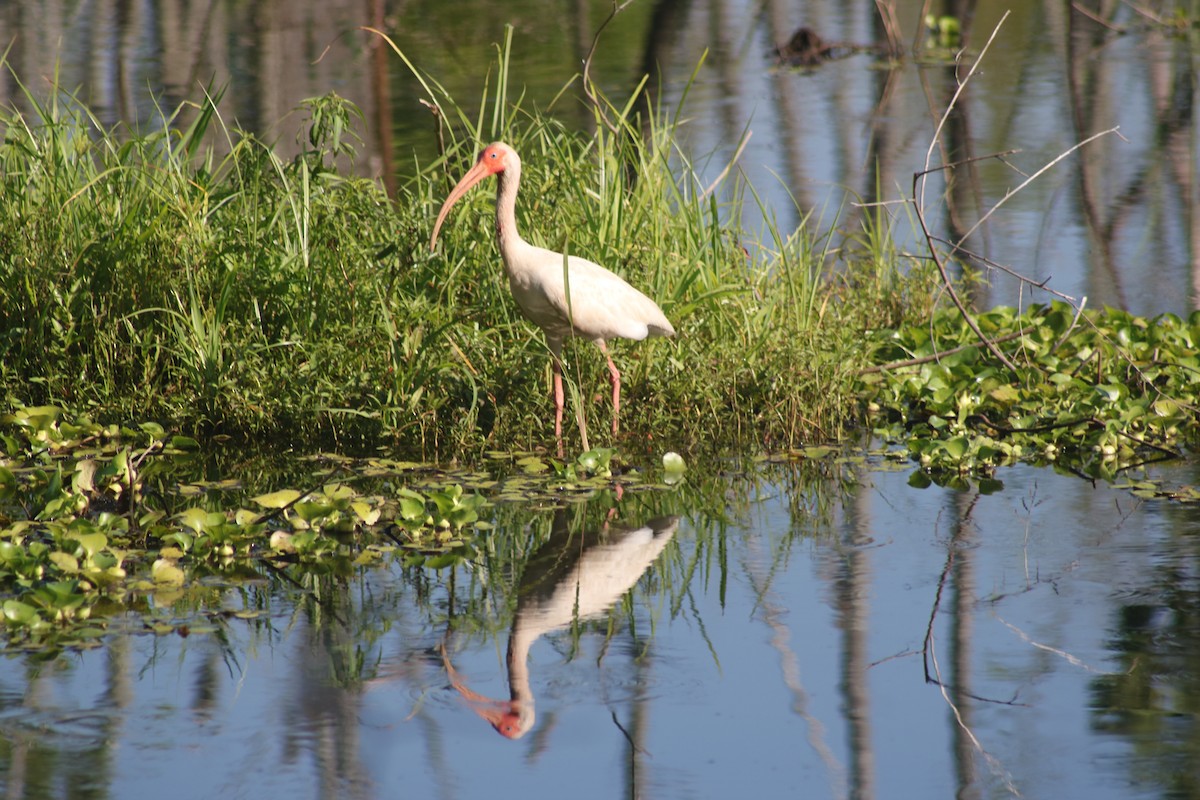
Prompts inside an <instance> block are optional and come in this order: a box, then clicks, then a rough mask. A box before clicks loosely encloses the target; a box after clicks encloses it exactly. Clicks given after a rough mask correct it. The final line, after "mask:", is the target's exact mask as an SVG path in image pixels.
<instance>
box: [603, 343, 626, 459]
mask: <svg viewBox="0 0 1200 800" xmlns="http://www.w3.org/2000/svg"><path fill="white" fill-rule="evenodd" d="M598 344H599V345H600V352H601V353H604V357H605V358H607V359H608V380H609V383H611V384H612V392H613V426H612V431H613V436H616V435H617V412H619V411H620V410H621V373H620V372H618V371H617V365H616V364H614V363H613V360H612V356H610V355H609V354H608V347H607V346H606V345H605V344H604V340H603V339H601V340H600V341H599V342H598Z"/></svg>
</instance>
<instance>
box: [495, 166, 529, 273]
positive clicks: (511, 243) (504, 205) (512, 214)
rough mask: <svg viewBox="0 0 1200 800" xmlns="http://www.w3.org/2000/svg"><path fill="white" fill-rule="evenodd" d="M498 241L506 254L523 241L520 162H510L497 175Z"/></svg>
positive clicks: (501, 250)
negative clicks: (519, 218)
mask: <svg viewBox="0 0 1200 800" xmlns="http://www.w3.org/2000/svg"><path fill="white" fill-rule="evenodd" d="M496 178H497V182H496V241H497V242H499V244H500V252H501V253H502V254H506V253H507V252H508V251H509V250H510V249H511V248H513V247H516V246H519V245H520V244H522V243H523V241H522V239H521V234H520V233H518V232H517V189H518V187H520V185H521V164H520V162H519V161H518V162H516V163H510V164H509V165H508V167H507V168H506V169H505V170H504V171H503V172H501V173H498V174H497V175H496Z"/></svg>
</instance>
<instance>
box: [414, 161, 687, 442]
mask: <svg viewBox="0 0 1200 800" xmlns="http://www.w3.org/2000/svg"><path fill="white" fill-rule="evenodd" d="M489 175H495V176H496V178H497V182H498V185H497V190H496V240H497V242H498V243H499V245H500V255H501V256H502V257H503V258H504V271H505V272H507V273H508V285H509V288H510V289H511V290H512V294H513V297H514V298H515V299H516V301H517V305H518V306H520V307H521V313H522V314H524V315H525V317H526V318H527V319H528V320H529V321H531V322H532V323H533V324H535V325H537V326H538V327H539V328H541V329H542V332H543V334H545V336H546V345H547V346H548V347H549V348H550V356H551V360H552V364H553V367H554V437H555V439H556V440H557V441H558V455H559V457H560V458H561V457H562V455H563V440H562V419H563V405H564V398H563V385H562V347H563V340H564V339H565V338H566V337H568V336H581V337H583V338H585V339H591V340H592V341H593V342H595V343H596V346H597V347H599V348H600V352H602V353H604V357H605V358H606V359H607V360H608V373H609V380H610V382H611V383H612V403H613V419H612V431H613V434H614V435H616V433H617V414H618V412H619V411H620V408H621V373H620V372H618V371H617V365H616V364H614V363H613V360H612V356H611V355H609V353H608V346H607V344H606V341H607V340H608V339H612V338H614V337H620V338H623V339H636V340H639V341H640V340H642V339H645V338H646V337H647V336H674V335H675V329H674V328H673V327H672V326H671V323H670V322H669V321H668V320H667V317H666V315H664V314H663V312H662V309H661V308H659V307H658V305H657V304H656V303H655V302H654V301H653V300H651V299H650V298H649V297H647V296H646V295H644V294H642V293H641V292H639V291H638V290H637V289H635V288H633V287H632V286H630V285H629V284H628V283H626V282H625V281H624V280H623V279H622V278H621V277H620V276H619V275H616V274H614V273H612V272H609V271H608V270H607V269H605V268H604V267H602V266H600V265H599V264H594V263H592V262H591V261H588V260H586V259H583V258H579V257H578V256H569V257H567V258H566V259H565V260H566V268H565V269H564V266H563V261H564V257H563V255H562V254H561V253H555V252H553V251H552V250H546V249H545V248H542V247H535V246H534V245H531V244H529V243H528V242H526V241H525V240H524V239H522V238H521V234H520V233H518V232H517V213H516V208H517V188H518V187H519V185H520V183H521V159H520V157H518V156H517V153H516V151H515V150H513V149H512V148H511V147H509V146H508V145H507V144H504V143H503V142H494V143H492V144H490V145H488V146H487V147H486V148H485V149H484V151H483V152H482V153H480V154H479V160H478V161H476V162H475V166H474V167H472V168H471V170H470V171H469V172H467V174H466V175H464V176H463V177H462V180H460V181H459V182H458V185H457V186H455V187H454V189H453V190H452V191H451V192H450V196H449V197H447V198H446V202H445V203H443V204H442V210H441V211H440V212H438V217H437V222H436V223H434V226H433V235H432V236H431V237H430V239H429V249H430V250H431V251H432V250H433V249H434V248H435V246H436V245H437V236H438V231H439V230H441V227H442V222H443V221H445V219H446V215H447V214H449V213H450V207H451V206H453V205H454V204H455V203H456V202H458V200H459V198H461V197H462V196H463V195H464V194H466V193H467V191H468V190H469V189H470V188H471V187H473V186H474V185H475V184H477V183H479V182H480V181H482V180H483V179H484V178H487V177H488V176H489ZM564 272H565V273H566V274H565V279H564Z"/></svg>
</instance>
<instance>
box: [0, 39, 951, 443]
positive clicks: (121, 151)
mask: <svg viewBox="0 0 1200 800" xmlns="http://www.w3.org/2000/svg"><path fill="white" fill-rule="evenodd" d="M505 59H506V56H505V54H504V53H502V55H501V63H500V69H499V74H500V75H501V76H504V75H506V74H507V72H506V69H505V66H506V62H505ZM426 80H427V79H426ZM428 85H429V88H430V91H431V93H432V94H433V99H434V100H435V101H436V105H437V107H438V109H440V113H441V120H442V123H443V126H442V130H443V135H444V136H445V142H446V143H445V155H444V156H443V157H442V158H440V159H438V160H437V161H435V162H434V163H431V164H426V165H421V168H420V169H419V170H418V171H417V173H416V175H415V177H413V178H412V179H411V180H410V181H408V182H407V183H406V184H404V185H403V186H401V187H400V188H399V191H398V195H397V197H396V198H395V201H394V202H393V201H391V200H389V199H388V197H387V196H386V195H385V193H384V190H383V188H382V186H381V184H380V183H379V182H378V181H374V180H367V179H363V178H357V177H350V176H348V175H346V174H343V173H342V172H339V170H338V169H337V167H335V163H337V164H340V163H343V162H344V161H345V160H347V159H349V160H352V159H353V156H354V145H355V133H354V131H355V126H356V124H361V123H362V119H361V115H360V113H359V112H358V110H357V109H356V108H354V107H353V106H352V105H350V104H349V103H348V102H347V101H344V100H342V99H341V98H339V97H337V96H336V95H332V94H331V95H327V96H325V97H321V98H315V99H313V100H310V101H307V102H306V103H305V104H304V109H303V111H304V112H305V114H306V116H307V120H306V122H305V127H304V130H303V131H301V135H302V136H303V137H304V139H305V141H306V142H307V149H306V150H305V151H304V152H302V153H300V154H299V155H298V156H296V157H295V158H293V159H291V160H287V161H285V160H282V159H281V158H279V157H278V156H277V155H276V154H275V152H274V151H273V149H272V148H271V146H270V145H269V144H266V143H264V142H261V141H259V140H258V139H257V138H255V137H254V136H253V135H251V134H248V133H245V132H243V131H238V130H232V129H229V128H226V127H225V126H224V124H223V122H222V120H221V119H220V118H219V116H218V114H217V112H216V104H215V101H216V99H217V98H214V97H206V98H203V99H201V100H199V101H198V102H197V103H195V104H186V105H184V106H181V107H180V108H178V109H176V110H175V111H174V112H172V113H170V114H164V118H163V119H162V121H161V125H160V126H158V128H157V129H155V130H152V131H150V132H133V131H130V130H127V129H124V128H117V129H113V130H105V129H103V128H101V126H100V125H99V124H98V122H97V120H96V119H95V117H93V116H92V115H91V114H90V113H89V112H88V110H87V109H86V108H85V107H84V106H83V105H81V104H80V103H79V102H78V101H77V100H76V99H74V98H73V97H71V96H70V95H69V94H67V93H65V92H62V91H60V92H58V93H56V94H55V95H54V96H52V97H49V98H40V97H35V96H34V95H33V94H32V93H30V92H29V91H28V90H25V96H26V98H27V101H28V103H29V105H30V107H32V108H33V109H35V111H34V112H33V113H28V114H22V113H21V112H19V111H16V110H14V109H4V110H2V111H0V128H2V129H3V131H4V138H3V143H2V144H0V170H2V173H3V174H2V177H0V180H2V183H0V187H2V188H0V190H2V191H3V193H4V198H3V202H2V203H0V247H2V249H3V252H4V253H5V254H6V256H5V258H4V261H3V264H0V331H2V332H3V336H2V337H0V380H2V381H3V384H4V386H5V387H6V401H7V403H8V405H9V406H11V407H15V406H17V405H22V404H23V405H27V406H46V405H57V406H61V407H63V408H66V409H71V410H72V411H77V412H84V413H87V414H88V415H89V416H91V417H92V418H94V419H96V420H97V421H98V422H101V423H104V424H109V423H114V422H115V423H126V422H134V423H139V422H143V421H150V420H153V421H155V422H156V423H158V424H161V425H163V426H165V427H167V428H171V429H174V430H177V431H179V432H181V433H183V434H185V435H189V436H195V437H207V436H214V435H223V436H229V437H232V438H234V439H237V440H245V441H263V440H267V441H277V442H286V443H288V445H289V446H292V447H294V448H299V449H313V448H330V449H339V450H346V451H357V452H364V451H367V452H371V451H374V450H375V448H377V447H380V446H383V447H387V448H389V449H390V450H392V451H394V452H397V453H403V454H404V455H405V457H411V458H419V459H422V460H431V461H446V460H451V459H466V460H471V459H473V458H477V457H478V455H479V454H480V453H482V452H485V451H487V450H495V449H522V450H535V449H541V448H544V447H546V446H547V445H548V443H549V442H550V441H551V439H552V430H551V429H550V427H549V425H548V420H549V419H550V415H549V414H548V409H549V399H548V398H549V371H548V368H547V367H546V364H547V359H546V353H545V344H544V342H543V341H542V338H541V336H540V335H539V333H538V332H537V330H536V328H534V327H533V326H532V325H531V324H529V323H528V322H526V321H525V320H524V319H522V318H521V316H520V314H519V312H518V310H517V308H516V305H515V303H514V302H513V301H512V299H511V297H510V296H509V291H508V286H507V282H506V279H505V276H504V273H503V269H502V267H501V265H500V258H499V254H498V252H497V250H496V247H495V243H494V236H493V232H492V204H493V202H494V199H493V197H492V196H491V195H490V193H489V192H478V193H476V194H475V195H474V196H472V197H471V198H469V200H468V201H467V202H466V203H465V207H464V208H463V209H462V213H460V215H459V216H458V218H457V219H456V220H455V222H454V224H453V225H451V226H449V227H448V228H447V230H446V231H445V232H444V234H443V240H442V244H441V245H440V247H439V250H438V251H437V252H436V253H433V254H430V253H429V252H428V249H427V247H426V242H427V241H428V235H429V229H430V226H431V224H432V220H433V212H434V211H436V209H437V206H438V204H439V203H440V201H441V199H443V197H444V196H445V193H446V191H447V189H448V186H449V183H448V181H449V180H450V177H449V176H452V175H455V174H461V172H463V171H465V169H466V167H467V166H469V165H470V164H471V163H472V161H473V159H474V158H475V156H476V154H477V152H478V150H479V149H480V148H481V147H482V145H484V144H486V143H487V142H489V141H494V140H505V141H508V142H510V143H512V144H513V145H514V146H515V147H516V148H517V150H518V152H520V153H521V154H522V156H523V158H524V159H525V161H526V164H527V165H528V166H527V168H526V170H525V172H526V176H525V181H524V185H523V188H522V193H521V197H520V198H519V201H518V218H519V221H520V224H521V226H522V230H523V233H524V235H525V236H526V238H527V239H529V240H530V241H532V242H535V243H537V244H540V245H544V246H546V247H550V248H552V249H555V250H559V251H567V252H571V253H577V254H580V255H584V256H586V257H587V258H589V259H591V260H594V261H596V262H598V263H600V264H603V265H605V266H607V267H608V268H610V269H612V270H614V271H615V272H618V273H619V274H621V275H622V276H624V277H626V278H627V279H628V280H630V281H631V282H632V283H634V284H635V285H637V286H638V287H639V288H640V289H642V290H643V291H644V292H645V293H646V294H647V295H649V296H650V297H652V298H654V299H655V300H656V301H657V302H658V303H659V304H660V305H661V306H662V307H663V309H664V310H665V311H666V312H667V314H668V317H669V318H670V319H671V320H672V321H673V322H674V323H675V324H676V326H677V328H678V329H679V336H678V337H677V340H676V341H674V342H653V343H642V344H640V345H638V346H628V345H624V346H623V345H622V344H620V343H618V344H617V345H616V346H617V348H618V351H619V358H620V359H621V360H622V363H624V364H625V365H626V369H627V370H628V375H627V376H626V377H627V382H626V384H625V387H624V388H625V389H626V391H627V393H628V394H627V396H628V397H629V400H630V402H629V403H628V405H627V409H628V411H629V413H628V417H627V418H626V419H623V422H624V423H625V426H626V431H627V433H626V434H625V435H623V437H622V438H621V439H620V440H619V441H617V442H610V441H608V440H607V437H606V436H604V435H603V425H597V424H594V423H595V422H596V421H597V420H599V421H603V420H604V419H606V418H607V417H608V416H609V414H610V409H608V408H607V402H608V401H607V398H606V397H605V394H606V393H605V392H604V385H605V375H604V373H603V369H602V367H603V364H596V363H595V362H596V360H595V359H594V358H591V357H590V356H591V353H589V352H588V351H587V350H586V348H587V347H590V345H588V343H586V342H579V341H574V342H571V343H569V344H568V346H567V348H566V351H565V354H564V362H565V366H566V373H567V379H568V430H567V433H568V435H569V437H571V438H573V440H574V442H575V447H576V451H577V450H578V442H579V439H580V436H579V433H580V430H579V425H581V424H586V425H589V431H590V432H592V433H593V436H592V438H593V440H594V441H596V443H597V444H600V445H603V446H615V447H618V448H622V449H628V450H631V451H633V452H642V451H645V452H648V453H655V452H661V450H662V449H673V450H680V451H697V450H706V449H710V448H712V447H713V446H714V443H716V442H723V443H726V444H725V445H722V447H729V446H732V447H737V448H740V447H758V448H764V449H786V448H788V447H793V446H798V445H800V444H801V443H806V442H813V441H831V440H836V439H839V438H841V437H842V436H843V435H844V434H845V433H846V431H847V430H848V429H849V428H850V427H851V426H853V425H855V424H856V423H857V422H858V421H859V417H860V406H859V403H858V402H857V400H856V397H855V394H854V384H855V377H854V376H855V373H856V372H857V371H858V370H861V369H863V368H865V367H866V366H867V365H868V364H869V358H870V352H869V348H868V347H866V346H865V340H864V336H863V332H864V331H868V330H878V329H881V328H886V327H891V326H895V325H898V324H899V323H901V322H902V321H904V320H905V319H915V318H920V317H922V316H924V315H925V314H927V312H928V309H929V308H930V306H931V304H932V300H931V298H932V292H931V287H932V286H933V283H932V280H931V277H930V274H929V273H928V272H927V271H926V270H923V269H922V268H921V264H920V262H919V261H917V260H914V259H903V258H901V257H900V256H899V255H897V254H896V253H894V252H891V251H890V250H888V244H887V242H888V233H887V229H886V227H887V225H888V224H889V223H888V220H887V218H886V217H885V216H884V215H882V214H881V215H875V216H872V217H871V221H872V225H878V226H879V229H877V230H876V229H863V230H859V231H854V232H851V233H850V234H849V235H847V236H845V238H844V241H841V242H837V243H834V242H833V241H814V240H812V239H811V237H810V236H809V235H808V234H807V233H806V232H805V230H804V229H800V230H797V231H779V230H775V229H770V230H768V231H767V232H766V233H765V235H764V236H763V237H761V240H759V238H758V237H755V238H752V237H750V236H749V235H748V234H747V233H745V232H743V231H741V230H738V229H737V227H736V226H735V225H734V224H733V223H732V222H730V221H731V220H737V219H739V218H740V208H741V207H742V204H744V203H753V202H757V199H756V197H755V195H754V192H753V187H750V186H747V185H745V184H744V182H742V181H741V179H740V177H739V176H738V174H737V170H736V169H731V170H730V171H729V173H728V174H727V175H726V176H725V177H724V180H723V183H722V185H719V186H708V187H705V186H702V185H701V184H700V182H699V179H698V177H697V175H696V173H695V172H694V171H693V170H692V168H691V165H690V164H689V163H688V161H687V157H686V155H685V154H684V153H683V152H682V151H681V150H680V149H679V148H678V147H677V146H676V140H675V134H676V131H677V128H678V126H679V125H680V124H681V123H679V122H678V120H679V118H680V116H681V113H680V110H676V111H675V112H674V113H673V114H668V113H666V112H664V111H663V110H661V109H656V110H655V111H654V112H653V113H652V114H651V115H650V118H649V119H647V118H646V117H645V116H644V115H643V114H640V113H635V110H636V109H641V108H644V106H643V104H642V103H641V102H640V98H639V96H636V95H635V97H633V98H631V99H630V100H629V101H628V102H626V103H624V104H623V105H622V106H620V107H618V106H616V105H613V104H611V103H609V102H608V101H607V100H605V99H604V98H598V102H601V103H604V107H603V113H604V118H603V119H602V120H601V119H599V118H598V124H597V126H596V129H597V132H596V133H594V134H591V135H588V134H582V133H577V132H572V131H568V130H565V129H564V128H563V127H562V126H561V125H559V124H557V123H556V122H555V121H554V119H553V118H552V116H550V115H548V114H543V113H540V112H538V111H536V110H533V109H527V108H522V107H521V105H520V103H519V101H517V102H512V101H510V99H509V98H510V96H511V95H510V93H509V92H508V91H507V87H506V86H504V85H503V84H501V85H499V86H490V85H489V86H486V87H485V88H484V90H483V96H482V98H481V100H480V102H479V103H478V105H477V107H478V108H479V109H480V111H479V117H478V119H473V118H471V117H469V116H468V111H467V110H466V109H465V108H463V107H460V106H457V105H454V104H453V100H452V99H451V98H449V97H446V96H444V95H441V94H438V91H439V90H438V89H437V88H436V84H432V83H430V84H428ZM431 135H432V134H431ZM214 142H216V143H218V144H219V145H220V146H219V147H218V146H215V145H214ZM580 411H582V412H583V419H582V420H580V418H579V416H578V415H579V412H580ZM572 425H573V426H574V427H573V429H572ZM571 438H569V439H568V441H570V440H571Z"/></svg>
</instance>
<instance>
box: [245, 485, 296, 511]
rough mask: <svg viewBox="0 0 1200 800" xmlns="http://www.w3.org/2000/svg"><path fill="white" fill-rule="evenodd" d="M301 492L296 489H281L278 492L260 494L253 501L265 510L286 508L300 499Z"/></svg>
mask: <svg viewBox="0 0 1200 800" xmlns="http://www.w3.org/2000/svg"><path fill="white" fill-rule="evenodd" d="M300 496H301V495H300V492H298V491H296V490H295V489H280V490H279V491H277V492H270V493H268V494H260V495H259V496H258V497H253V498H251V500H252V501H253V502H255V503H258V504H259V505H260V506H262V507H263V508H284V507H286V506H289V505H291V504H292V503H295V502H296V501H297V500H299V499H300Z"/></svg>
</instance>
